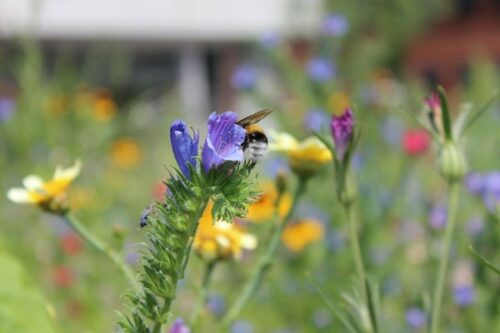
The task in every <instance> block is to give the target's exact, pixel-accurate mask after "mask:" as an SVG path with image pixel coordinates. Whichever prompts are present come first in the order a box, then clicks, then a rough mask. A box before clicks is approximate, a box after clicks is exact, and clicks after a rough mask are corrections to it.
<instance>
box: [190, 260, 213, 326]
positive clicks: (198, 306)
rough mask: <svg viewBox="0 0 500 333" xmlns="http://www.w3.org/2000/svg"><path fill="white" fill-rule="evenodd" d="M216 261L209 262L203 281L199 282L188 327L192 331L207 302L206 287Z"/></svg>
mask: <svg viewBox="0 0 500 333" xmlns="http://www.w3.org/2000/svg"><path fill="white" fill-rule="evenodd" d="M216 264H217V261H210V262H208V263H207V264H206V265H205V272H204V274H203V280H202V281H201V288H200V291H199V293H198V297H197V298H196V303H195V305H194V308H193V313H192V315H191V319H190V325H189V326H190V327H191V328H192V329H194V328H195V327H196V326H197V325H198V321H199V319H200V313H201V310H202V309H203V305H204V304H205V302H206V300H207V295H208V287H209V285H210V281H211V279H212V273H213V271H214V268H215V265H216Z"/></svg>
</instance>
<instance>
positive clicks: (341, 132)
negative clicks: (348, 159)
mask: <svg viewBox="0 0 500 333" xmlns="http://www.w3.org/2000/svg"><path fill="white" fill-rule="evenodd" d="M331 127H332V136H333V141H334V142H335V151H336V153H337V158H338V159H339V161H342V160H343V158H344V154H345V152H346V151H347V147H348V146H349V144H350V143H351V141H352V135H353V130H354V117H353V115H352V110H351V109H350V108H347V109H345V111H344V113H343V114H342V115H340V116H335V115H333V117H332V123H331Z"/></svg>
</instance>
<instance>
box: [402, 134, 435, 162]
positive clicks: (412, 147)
mask: <svg viewBox="0 0 500 333" xmlns="http://www.w3.org/2000/svg"><path fill="white" fill-rule="evenodd" d="M430 143H431V137H430V135H429V133H427V132H426V131H425V130H423V129H414V130H407V131H405V133H404V134H403V149H404V151H405V152H406V153H407V154H408V155H411V156H417V155H420V154H423V153H425V152H426V151H427V149H428V148H429V145H430Z"/></svg>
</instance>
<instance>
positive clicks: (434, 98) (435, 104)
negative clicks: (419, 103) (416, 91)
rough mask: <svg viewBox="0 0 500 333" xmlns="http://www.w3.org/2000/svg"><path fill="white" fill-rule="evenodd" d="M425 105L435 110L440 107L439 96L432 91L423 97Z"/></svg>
mask: <svg viewBox="0 0 500 333" xmlns="http://www.w3.org/2000/svg"><path fill="white" fill-rule="evenodd" d="M425 105H427V107H428V108H429V109H430V110H431V111H433V112H436V110H439V109H441V102H440V101H439V96H438V94H437V93H435V92H434V93H432V95H430V96H429V97H427V98H426V99H425Z"/></svg>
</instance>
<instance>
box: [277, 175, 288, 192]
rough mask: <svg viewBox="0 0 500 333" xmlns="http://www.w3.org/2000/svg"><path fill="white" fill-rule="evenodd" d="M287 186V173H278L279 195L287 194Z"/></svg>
mask: <svg viewBox="0 0 500 333" xmlns="http://www.w3.org/2000/svg"><path fill="white" fill-rule="evenodd" d="M287 185H288V184H287V179H286V173H284V172H282V171H280V172H278V174H277V175H276V190H277V191H278V195H281V194H283V193H285V191H286V189H287Z"/></svg>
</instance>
